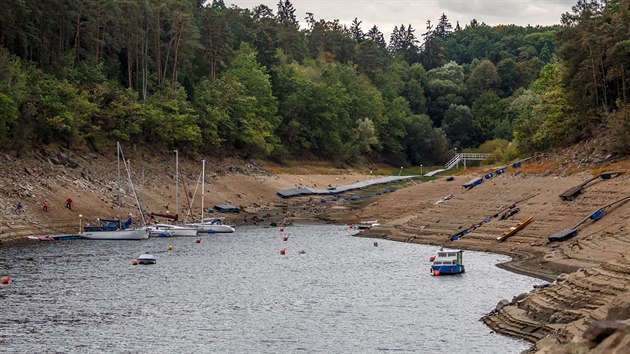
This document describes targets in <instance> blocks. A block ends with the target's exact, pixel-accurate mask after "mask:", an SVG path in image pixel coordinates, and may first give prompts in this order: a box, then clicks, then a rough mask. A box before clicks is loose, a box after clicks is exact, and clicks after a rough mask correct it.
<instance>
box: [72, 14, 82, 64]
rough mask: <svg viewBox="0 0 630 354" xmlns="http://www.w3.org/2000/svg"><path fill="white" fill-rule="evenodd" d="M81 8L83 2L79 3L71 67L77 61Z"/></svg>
mask: <svg viewBox="0 0 630 354" xmlns="http://www.w3.org/2000/svg"><path fill="white" fill-rule="evenodd" d="M82 8H83V2H81V3H79V13H78V14H77V21H76V34H75V36H74V51H73V54H72V67H74V63H75V62H76V61H77V60H78V59H79V41H80V40H81V9H82Z"/></svg>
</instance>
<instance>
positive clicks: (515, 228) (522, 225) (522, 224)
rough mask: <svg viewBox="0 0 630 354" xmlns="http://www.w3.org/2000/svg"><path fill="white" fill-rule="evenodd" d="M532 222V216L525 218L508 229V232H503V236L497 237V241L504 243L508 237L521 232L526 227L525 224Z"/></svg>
mask: <svg viewBox="0 0 630 354" xmlns="http://www.w3.org/2000/svg"><path fill="white" fill-rule="evenodd" d="M532 220H534V217H533V216H530V217H528V218H525V219H523V220H521V221H520V222H519V223H518V224H516V225H514V226H512V227H510V228H509V229H508V230H506V231H505V232H503V234H502V235H501V236H499V237H497V241H504V240H505V239H507V238H508V237H510V236H512V235H514V234H515V233H517V232H519V231H521V230H522V229H524V228H525V226H527V224H529V223H530V222H532Z"/></svg>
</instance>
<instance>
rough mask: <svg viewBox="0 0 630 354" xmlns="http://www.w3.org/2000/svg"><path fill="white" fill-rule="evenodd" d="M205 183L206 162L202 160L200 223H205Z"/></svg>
mask: <svg viewBox="0 0 630 354" xmlns="http://www.w3.org/2000/svg"><path fill="white" fill-rule="evenodd" d="M205 182H206V160H202V161H201V220H200V221H199V222H203V200H204V199H205V198H204V195H205V194H206V191H205V189H206V187H205Z"/></svg>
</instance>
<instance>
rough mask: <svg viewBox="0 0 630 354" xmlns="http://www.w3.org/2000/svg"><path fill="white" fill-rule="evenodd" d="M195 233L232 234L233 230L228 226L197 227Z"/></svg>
mask: <svg viewBox="0 0 630 354" xmlns="http://www.w3.org/2000/svg"><path fill="white" fill-rule="evenodd" d="M197 231H199V232H201V233H209V234H214V233H232V232H234V231H235V230H234V228H233V227H232V226H230V225H197Z"/></svg>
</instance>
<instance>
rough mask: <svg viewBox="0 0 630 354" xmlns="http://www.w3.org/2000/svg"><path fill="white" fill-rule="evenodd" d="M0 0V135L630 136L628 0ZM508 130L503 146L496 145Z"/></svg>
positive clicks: (374, 153) (472, 143) (450, 139)
mask: <svg viewBox="0 0 630 354" xmlns="http://www.w3.org/2000/svg"><path fill="white" fill-rule="evenodd" d="M204 3H205V2H204V1H199V0H196V1H195V0H159V1H158V0H129V1H109V0H82V1H78V0H48V1H26V0H4V1H2V2H0V13H1V14H2V16H0V47H1V49H0V146H2V147H3V148H5V149H12V150H15V151H16V152H18V153H19V152H20V151H23V150H24V149H25V148H30V147H31V146H33V145H41V144H50V143H58V144H64V145H66V146H71V145H73V144H85V143H87V144H89V145H90V146H91V147H92V148H94V149H97V150H98V149H100V148H101V147H102V146H104V143H105V142H107V141H111V140H119V141H122V142H126V143H130V144H148V145H151V146H162V147H164V148H178V149H180V150H184V151H188V152H189V153H193V154H194V153H204V154H230V155H236V154H239V155H241V156H258V157H268V158H274V159H278V160H282V159H283V158H285V157H295V156H301V157H304V156H312V157H317V158H324V159H331V160H335V161H340V162H350V163H351V162H355V161H358V160H361V159H363V158H366V157H367V158H372V159H382V160H385V161H388V162H390V163H395V164H396V165H399V164H401V165H406V164H416V165H417V164H425V165H429V164H437V163H443V162H444V161H445V160H446V159H448V158H449V155H450V154H452V152H450V150H451V149H452V148H455V147H457V148H460V149H461V148H475V147H478V146H479V145H480V144H482V143H485V144H484V145H482V149H485V150H486V151H488V150H490V151H491V152H496V153H497V155H500V156H504V157H506V158H509V157H511V156H514V155H517V154H521V153H530V152H532V151H536V150H541V149H548V148H553V147H555V146H561V145H564V144H566V143H570V142H574V141H577V140H579V139H580V138H583V137H585V136H588V135H589V134H591V132H592V131H593V128H595V127H603V128H608V129H610V130H611V131H612V132H613V134H612V135H611V139H610V141H611V146H610V149H614V150H615V151H618V152H623V151H625V150H626V149H627V147H628V145H629V144H630V138H629V135H628V134H627V132H628V130H629V129H628V128H629V127H630V110H629V109H628V106H627V104H628V85H629V80H628V78H629V77H630V27H629V26H630V1H628V0H616V1H582V0H580V1H578V3H577V4H576V5H575V6H574V8H573V11H572V13H567V14H564V15H563V17H562V21H561V24H560V25H558V26H553V27H519V26H514V25H507V26H495V27H491V26H487V25H485V24H484V23H483V22H479V21H477V20H473V21H472V22H471V23H469V24H466V25H464V26H463V27H462V26H460V24H459V23H456V24H455V26H453V25H452V24H451V23H450V21H449V19H448V18H447V16H446V15H442V17H441V18H439V19H438V20H437V21H436V22H432V21H427V23H426V28H425V29H424V31H423V32H422V33H418V32H417V31H416V29H415V28H413V27H412V26H411V25H408V24H407V25H406V24H401V25H400V26H399V27H398V26H396V27H395V28H394V29H393V31H392V34H391V38H389V41H388V42H386V41H385V38H384V35H383V33H382V32H381V31H380V29H379V28H377V27H376V26H374V27H372V28H369V29H364V28H362V26H361V21H360V20H359V19H355V21H354V22H353V23H352V24H351V25H350V26H344V25H342V24H340V23H339V21H337V20H332V21H330V20H324V19H317V18H316V17H315V15H314V14H309V15H308V16H307V18H305V19H304V20H298V19H297V18H296V16H295V8H294V7H293V5H292V4H291V2H290V1H289V0H284V1H280V2H279V3H278V6H277V9H276V10H275V11H274V10H273V9H271V8H269V7H267V6H264V5H260V6H257V7H254V8H253V9H242V8H239V7H236V6H231V7H228V6H226V5H225V3H224V2H223V1H222V0H218V1H217V0H215V1H212V2H207V3H205V4H204ZM508 142H512V143H511V144H509V145H508Z"/></svg>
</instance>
